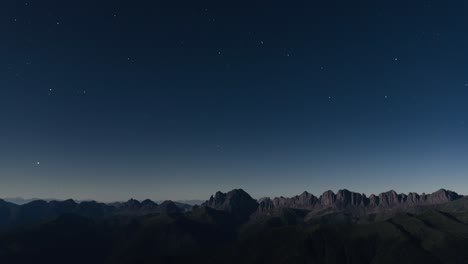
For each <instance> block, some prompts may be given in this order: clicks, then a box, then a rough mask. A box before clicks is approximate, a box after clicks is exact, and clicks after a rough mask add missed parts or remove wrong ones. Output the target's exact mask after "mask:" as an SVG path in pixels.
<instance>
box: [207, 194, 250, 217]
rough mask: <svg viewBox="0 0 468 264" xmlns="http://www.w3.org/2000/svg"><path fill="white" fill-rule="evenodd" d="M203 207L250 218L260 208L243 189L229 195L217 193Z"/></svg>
mask: <svg viewBox="0 0 468 264" xmlns="http://www.w3.org/2000/svg"><path fill="white" fill-rule="evenodd" d="M203 205H205V206H207V207H211V208H213V209H217V210H220V211H226V212H229V213H232V214H235V215H238V216H241V217H246V216H249V215H250V214H252V213H253V212H254V211H255V210H257V207H258V203H257V201H256V200H255V199H253V198H252V197H251V196H250V195H249V194H248V193H246V192H245V191H244V190H242V189H235V190H232V191H230V192H228V193H222V192H216V194H215V195H214V196H211V197H210V199H209V200H208V201H206V202H205V203H204V204H203Z"/></svg>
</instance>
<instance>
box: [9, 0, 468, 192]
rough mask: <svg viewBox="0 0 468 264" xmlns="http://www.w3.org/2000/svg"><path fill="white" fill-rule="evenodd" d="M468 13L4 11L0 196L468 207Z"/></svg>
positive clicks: (337, 7)
mask: <svg viewBox="0 0 468 264" xmlns="http://www.w3.org/2000/svg"><path fill="white" fill-rule="evenodd" d="M467 25H468V4H467V3H466V1H427V0H426V1H419V0H415V1H375V0H374V1H328V0H327V1H245V2H240V1H139V0H136V1H130V0H127V1H117V0H112V1H110V0H99V1H97V0H93V1H91V0H80V1H63V0H31V1H14V0H3V1H1V3H0V38H1V41H0V197H8V196H22V197H26V198H29V197H40V198H51V197H52V198H69V197H72V198H77V199H87V198H91V199H96V200H100V201H112V200H125V199H128V198H130V197H134V198H137V199H143V198H151V199H195V198H198V199H206V198H208V197H209V195H211V194H212V193H214V192H216V191H217V190H222V191H228V190H230V189H233V188H243V189H245V190H246V191H247V192H249V193H250V194H251V195H252V196H253V197H256V198H259V197H262V196H280V195H283V196H291V195H295V194H299V193H301V192H302V191H304V190H308V191H309V192H312V193H314V194H316V195H319V194H321V193H322V192H323V191H325V190H328V189H331V190H334V191H336V190H338V189H342V188H347V189H350V190H353V191H357V192H364V193H366V194H370V193H378V192H382V191H387V190H390V189H395V190H396V191H398V192H409V191H416V192H432V191H435V190H437V189H439V188H441V187H444V188H447V189H451V190H454V191H457V192H460V193H464V194H467V193H468V48H467V47H468V27H467Z"/></svg>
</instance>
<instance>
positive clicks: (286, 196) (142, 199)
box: [0, 187, 466, 204]
mask: <svg viewBox="0 0 468 264" xmlns="http://www.w3.org/2000/svg"><path fill="white" fill-rule="evenodd" d="M238 189H240V190H243V191H245V192H246V193H248V194H249V195H250V196H251V197H252V198H253V199H255V200H260V199H263V198H271V199H273V198H279V197H285V198H291V197H294V196H299V195H301V194H302V193H304V192H307V193H310V194H312V195H314V196H315V197H320V196H321V195H323V193H325V192H328V191H332V192H333V193H335V194H336V193H338V192H339V191H342V190H348V191H350V192H353V193H358V194H363V195H365V196H366V197H369V196H371V195H376V196H378V195H379V194H381V193H387V192H391V191H395V192H396V193H397V194H399V195H400V194H404V195H408V194H409V193H416V194H418V195H423V194H432V193H435V192H437V191H440V190H445V191H451V192H455V193H457V194H458V195H461V196H466V194H464V193H460V192H457V191H454V190H452V189H448V188H443V187H442V188H439V189H437V190H433V191H427V192H415V191H409V192H400V191H398V190H394V189H391V190H387V191H382V192H373V193H363V192H357V191H355V190H350V189H347V188H341V189H337V190H331V189H330V190H325V191H322V192H321V193H320V194H318V193H313V192H310V191H308V190H304V191H302V192H298V193H296V194H293V195H275V196H260V197H257V196H254V195H252V194H251V193H249V192H248V191H247V190H244V189H242V188H234V189H230V190H224V191H222V190H218V191H220V192H222V193H228V192H230V191H233V190H238ZM218 191H215V192H213V193H212V194H210V195H209V196H208V197H207V198H205V199H202V198H199V199H152V198H149V197H146V198H135V197H129V198H127V199H120V200H109V201H102V200H97V199H92V198H74V197H68V198H39V197H32V198H25V197H21V196H17V197H0V200H5V201H11V200H23V201H28V202H30V201H32V200H43V201H66V200H70V199H71V200H73V201H75V202H77V203H81V202H86V201H94V202H98V203H106V204H109V203H119V202H126V201H128V200H131V199H135V200H137V201H140V202H141V201H144V200H146V199H149V200H151V201H154V202H163V201H173V202H184V201H185V202H195V201H196V202H206V201H208V200H209V198H210V197H211V196H212V195H213V196H214V195H215V194H216V192H218ZM12 203H15V202H12ZM15 204H18V203H15Z"/></svg>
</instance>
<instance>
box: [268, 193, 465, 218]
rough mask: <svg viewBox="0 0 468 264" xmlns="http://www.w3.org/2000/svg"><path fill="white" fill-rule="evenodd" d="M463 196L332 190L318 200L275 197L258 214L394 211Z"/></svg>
mask: <svg viewBox="0 0 468 264" xmlns="http://www.w3.org/2000/svg"><path fill="white" fill-rule="evenodd" d="M460 197H462V196H460V195H458V194H457V193H455V192H452V191H447V190H444V189H440V190H438V191H436V192H434V193H432V194H422V195H419V194H417V193H409V194H408V195H406V194H398V193H396V192H395V191H393V190H391V191H388V192H384V193H380V194H379V195H377V196H376V195H374V194H372V195H371V196H369V197H366V195H365V194H360V193H355V192H351V191H349V190H346V189H345V190H339V191H338V192H337V193H336V194H335V193H334V192H332V191H326V192H324V193H323V194H322V195H321V196H320V197H319V198H317V197H315V196H314V195H312V194H310V193H308V192H304V193H302V194H301V195H298V196H294V197H291V198H285V197H278V198H274V199H270V198H264V199H262V200H260V201H259V211H260V212H265V211H268V210H275V209H279V208H294V209H304V210H320V209H325V208H330V207H333V208H338V209H347V208H360V209H367V210H385V209H393V208H407V207H413V206H419V205H436V204H442V203H446V202H450V201H453V200H455V199H458V198H460Z"/></svg>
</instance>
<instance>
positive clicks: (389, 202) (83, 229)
mask: <svg viewBox="0 0 468 264" xmlns="http://www.w3.org/2000/svg"><path fill="white" fill-rule="evenodd" d="M467 247H468V197H465V196H462V195H459V194H457V193H455V192H452V191H449V190H445V189H440V190H438V191H436V192H434V193H431V194H416V193H409V194H398V193H396V192H395V191H388V192H384V193H380V194H378V195H370V196H369V197H367V196H366V195H364V194H359V193H355V192H351V191H348V190H340V191H338V192H337V193H334V192H332V191H326V192H324V193H323V194H322V195H320V196H314V195H313V194H310V193H308V192H303V193H302V194H300V195H297V196H294V197H289V198H286V197H276V198H262V199H258V200H256V199H254V198H252V197H251V196H250V195H249V194H248V193H247V192H245V191H244V190H242V189H235V190H232V191H229V192H227V193H223V192H216V193H215V194H214V195H213V196H211V197H210V198H209V199H208V200H207V201H205V202H204V203H202V204H201V205H194V206H191V205H187V204H182V203H176V202H172V201H164V202H160V203H156V202H154V201H151V200H144V201H138V200H135V199H130V200H128V201H126V202H116V203H111V204H104V203H98V202H94V201H84V202H75V201H73V200H65V201H42V200H37V201H32V202H29V203H26V204H23V205H16V204H13V203H10V202H7V201H3V200H0V263H9V264H15V263H396V262H398V263H466V259H468V252H467V251H466V250H465V249H466V248H467Z"/></svg>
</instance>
